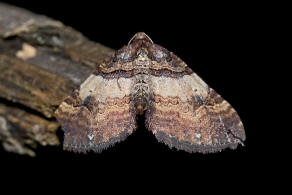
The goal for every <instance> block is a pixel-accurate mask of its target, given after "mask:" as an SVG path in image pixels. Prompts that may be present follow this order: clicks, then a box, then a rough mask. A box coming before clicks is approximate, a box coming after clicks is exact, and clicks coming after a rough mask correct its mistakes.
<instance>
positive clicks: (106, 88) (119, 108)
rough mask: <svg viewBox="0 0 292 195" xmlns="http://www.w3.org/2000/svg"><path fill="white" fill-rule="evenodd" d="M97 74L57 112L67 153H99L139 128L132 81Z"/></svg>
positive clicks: (86, 81) (90, 77)
mask: <svg viewBox="0 0 292 195" xmlns="http://www.w3.org/2000/svg"><path fill="white" fill-rule="evenodd" d="M97 73H98V71H95V73H94V74H92V75H91V76H89V78H88V79H87V80H85V81H84V82H83V84H82V85H81V86H80V89H79V90H75V91H74V92H73V94H72V95H71V96H70V97H68V98H67V99H65V101H64V102H63V103H62V104H61V105H60V106H59V108H58V110H57V111H56V117H57V119H58V121H59V122H60V123H61V125H62V128H63V130H64V132H65V136H64V144H63V146H64V149H66V150H72V151H76V152H87V151H89V150H93V151H95V152H100V151H102V150H103V149H106V148H107V147H109V146H111V145H113V144H114V143H116V142H119V141H122V140H124V139H125V138H126V137H127V136H128V135H129V134H131V133H132V132H133V130H134V129H135V127H136V121H135V113H134V112H133V110H132V109H131V103H130V89H131V87H132V85H133V81H132V79H131V78H111V79H106V78H104V76H101V75H99V74H97ZM109 74H111V73H108V77H111V76H109Z"/></svg>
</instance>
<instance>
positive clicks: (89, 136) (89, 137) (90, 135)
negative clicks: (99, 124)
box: [87, 133, 94, 141]
mask: <svg viewBox="0 0 292 195" xmlns="http://www.w3.org/2000/svg"><path fill="white" fill-rule="evenodd" d="M87 137H88V139H89V140H90V141H91V140H92V139H93V138H94V135H93V134H92V133H90V134H89V135H88V136H87Z"/></svg>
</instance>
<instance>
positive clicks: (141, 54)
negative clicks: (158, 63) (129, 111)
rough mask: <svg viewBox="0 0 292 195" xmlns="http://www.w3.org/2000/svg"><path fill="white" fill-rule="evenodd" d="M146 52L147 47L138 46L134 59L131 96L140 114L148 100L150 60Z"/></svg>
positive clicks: (146, 105)
mask: <svg viewBox="0 0 292 195" xmlns="http://www.w3.org/2000/svg"><path fill="white" fill-rule="evenodd" d="M147 54H148V51H147V49H145V48H140V49H139V50H138V51H137V58H136V59H135V61H134V74H135V85H134V91H133V98H134V102H135V108H136V112H137V113H138V114H142V113H143V112H144V110H146V109H147V107H148V101H149V66H150V63H151V60H150V59H149V58H148V55H147Z"/></svg>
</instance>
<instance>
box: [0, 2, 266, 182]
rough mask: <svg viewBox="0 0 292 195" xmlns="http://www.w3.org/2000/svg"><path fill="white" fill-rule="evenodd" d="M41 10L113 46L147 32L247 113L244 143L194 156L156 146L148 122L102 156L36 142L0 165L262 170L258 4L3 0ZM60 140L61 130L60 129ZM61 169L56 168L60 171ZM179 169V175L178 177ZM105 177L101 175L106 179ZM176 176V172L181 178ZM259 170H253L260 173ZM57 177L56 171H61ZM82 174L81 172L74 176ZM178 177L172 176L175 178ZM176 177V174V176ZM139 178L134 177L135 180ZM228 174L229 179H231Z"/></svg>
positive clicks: (87, 170) (218, 173)
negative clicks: (30, 150)
mask: <svg viewBox="0 0 292 195" xmlns="http://www.w3.org/2000/svg"><path fill="white" fill-rule="evenodd" d="M5 2H10V3H11V4H14V5H17V6H20V7H24V8H26V9H29V10H31V11H33V12H36V13H38V14H43V15H47V16H49V17H51V18H53V19H56V20H60V21H62V22H63V23H64V24H65V25H68V26H71V27H73V28H75V29H77V30H78V31H80V32H82V33H83V34H84V35H85V36H86V37H88V38H89V39H91V40H93V41H96V42H100V43H102V44H104V45H106V46H109V47H111V48H114V49H119V48H121V47H122V46H123V45H125V44H127V43H128V41H129V40H130V38H131V37H132V36H133V35H134V34H135V33H136V32H140V31H143V32H145V33H146V34H148V35H149V36H150V37H151V39H152V40H153V41H154V42H155V43H157V44H160V45H162V46H163V47H165V48H167V49H168V50H170V51H173V52H174V53H175V54H177V55H178V56H179V57H180V58H182V59H183V60H184V61H185V62H186V63H187V64H188V65H189V66H190V67H191V68H192V69H193V70H194V71H195V72H196V73H197V74H198V75H199V76H200V77H201V78H202V79H203V80H204V81H205V82H206V83H208V84H209V85H210V86H211V87H212V88H214V89H215V90H216V91H217V92H218V93H219V94H221V96H222V97H223V98H224V99H226V100H227V101H228V102H229V103H230V104H231V105H232V106H233V107H234V108H235V109H236V110H237V112H238V114H239V115H240V117H241V118H242V121H243V124H244V126H245V129H246V134H247V140H246V142H245V146H244V147H242V146H239V147H238V149H236V150H230V149H227V150H225V151H223V152H221V153H216V154H205V155H203V154H189V153H186V152H183V151H177V150H175V149H169V148H168V147H167V146H166V145H164V144H162V143H158V142H157V141H156V139H155V137H154V136H153V135H152V133H151V132H149V131H147V130H146V129H145V127H144V118H143V117H141V118H140V119H139V121H138V125H139V127H138V129H137V130H136V131H135V132H134V133H133V134H132V135H131V136H129V137H128V138H127V139H126V141H124V142H122V143H119V144H116V145H115V146H114V147H112V148H109V149H108V150H106V151H104V152H102V153H101V154H94V153H89V154H87V155H83V154H74V153H70V152H64V151H62V149H61V148H62V147H61V146H60V147H39V149H38V150H37V156H36V157H35V158H30V157H27V156H19V155H15V154H11V153H6V152H5V151H4V150H3V149H1V150H0V156H1V161H2V163H6V164H7V165H8V167H9V169H10V170H17V171H19V170H29V173H32V172H33V173H38V172H39V173H41V172H44V171H45V172H46V173H47V176H49V175H50V176H54V175H60V172H61V173H62V175H66V174H68V173H69V174H70V175H72V176H73V177H74V176H76V175H77V173H78V174H81V175H83V176H84V178H85V179H86V178H87V177H86V175H87V174H88V175H91V176H92V175H94V176H96V178H100V177H103V178H107V177H106V176H105V175H106V174H111V176H108V177H110V178H112V177H113V178H115V177H116V176H117V175H120V177H119V179H122V176H121V175H128V174H129V172H132V173H135V174H136V175H139V176H144V175H147V176H151V177H152V179H154V178H156V177H157V176H159V175H166V176H169V179H170V181H171V180H180V179H179V178H181V179H182V178H184V177H185V176H186V175H188V176H191V177H192V178H193V179H194V178H202V179H203V178H208V175H210V177H211V178H217V179H218V178H220V177H223V176H226V177H230V178H240V177H244V176H247V175H248V174H250V172H249V171H246V170H250V168H251V167H258V162H259V161H258V160H259V159H261V155H262V153H261V152H260V150H261V151H263V149H261V148H260V147H259V146H257V144H256V143H257V142H258V140H259V137H260V136H259V134H260V132H261V131H262V130H261V129H258V120H259V118H258V116H259V115H260V114H259V113H260V108H259V107H260V105H257V106H255V104H261V102H257V93H259V92H258V91H257V89H256V88H257V85H260V84H259V83H258V82H260V79H259V70H261V69H262V68H263V67H262V65H261V64H260V63H258V60H257V59H256V58H255V56H257V55H258V54H259V49H258V48H259V41H260V39H261V34H260V33H259V29H260V28H261V25H262V24H263V20H264V17H262V16H260V17H259V16H258V15H257V12H258V9H259V7H258V6H256V5H252V4H251V5H245V4H230V3H228V4H227V3H226V4H222V3H216V4H211V3H208V4H205V5H200V4H191V3H178V2H176V3H174V2H171V1H169V2H165V3H158V1H156V2H150V1H136V2H131V3H125V2H120V3H116V2H109V3H104V2H103V3H100V2H99V1H95V2H94V1H63V3H62V1H16V0H15V1H5ZM58 133H59V135H60V138H61V139H62V132H61V131H59V132H58ZM56 170H58V171H59V172H55V171H56ZM174 173H175V174H176V176H174ZM101 175H102V176H101ZM177 175H179V176H177ZM255 175H256V174H255ZM56 177H57V176H56ZM76 177H77V176H76ZM173 177H174V178H173ZM171 178H172V179H171ZM132 179H134V178H132ZM231 181H232V179H230V180H229V181H228V182H231Z"/></svg>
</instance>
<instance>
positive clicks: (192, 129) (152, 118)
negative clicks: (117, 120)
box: [146, 53, 245, 153]
mask: <svg viewBox="0 0 292 195" xmlns="http://www.w3.org/2000/svg"><path fill="white" fill-rule="evenodd" d="M171 55H172V59H173V60H169V62H168V64H169V66H168V67H167V66H159V65H156V69H157V70H156V71H160V74H159V75H152V76H151V88H152V90H153V92H152V98H151V101H150V103H149V105H150V106H149V109H148V110H147V112H146V124H147V127H148V129H149V130H151V131H152V132H153V133H154V134H155V136H156V138H157V139H158V140H159V141H160V142H163V143H165V144H167V145H168V146H170V147H171V148H172V147H175V148H177V149H179V150H185V151H187V152H201V153H210V152H219V151H221V150H223V149H225V148H228V147H229V148H232V149H235V148H236V147H237V145H238V144H242V143H243V141H244V140H245V132H244V128H243V124H242V122H241V120H240V118H239V116H238V114H237V112H236V111H235V110H234V109H233V108H232V106H231V105H230V104H229V103H228V102H227V101H225V100H224V99H223V98H222V97H221V96H220V95H219V94H217V93H216V92H215V91H214V90H213V89H212V88H210V87H209V86H208V85H207V84H206V83H205V82H204V81H203V80H202V79H201V78H200V77H199V76H198V75H197V74H196V73H194V72H193V71H192V70H191V69H190V68H189V67H187V65H186V64H185V63H184V62H183V61H182V60H180V58H178V57H176V56H175V54H173V53H171ZM174 60H175V62H173V61H174ZM155 63H157V62H155ZM160 63H164V64H165V63H166V62H160ZM173 64H175V66H173ZM184 65H185V66H184ZM159 67H161V69H160V70H159ZM173 67H177V68H179V67H180V69H177V70H175V69H173ZM182 67H184V68H183V69H182ZM171 68H172V70H169V69H171ZM166 72H167V74H166Z"/></svg>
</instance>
